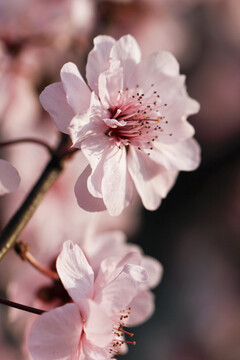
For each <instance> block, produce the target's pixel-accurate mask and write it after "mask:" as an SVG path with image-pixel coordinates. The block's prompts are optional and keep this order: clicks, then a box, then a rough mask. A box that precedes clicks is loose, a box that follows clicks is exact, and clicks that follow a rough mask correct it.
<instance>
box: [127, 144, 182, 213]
mask: <svg viewBox="0 0 240 360" xmlns="http://www.w3.org/2000/svg"><path fill="white" fill-rule="evenodd" d="M128 169H129V172H130V174H131V177H132V179H133V182H134V184H135V186H136V189H137V191H138V193H139V195H140V197H141V199H142V202H143V205H144V206H145V207H146V209H148V210H155V209H157V208H158V206H159V205H160V203H161V199H162V198H163V197H165V196H166V194H167V192H168V191H169V189H170V188H171V187H172V186H173V184H174V182H175V179H176V172H171V171H167V170H166V169H165V168H164V167H162V166H160V165H158V164H156V163H154V162H153V161H152V160H151V159H150V157H149V156H147V155H146V154H144V153H142V152H141V151H138V150H135V149H134V148H133V147H132V146H131V147H130V148H129V152H128Z"/></svg>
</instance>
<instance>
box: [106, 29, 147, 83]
mask: <svg viewBox="0 0 240 360" xmlns="http://www.w3.org/2000/svg"><path fill="white" fill-rule="evenodd" d="M110 58H111V61H119V62H120V66H121V67H122V68H123V71H124V79H126V80H127V79H128V77H129V76H130V75H131V74H132V72H133V69H134V67H135V66H136V64H138V63H139V62H140V60H141V50H140V48H139V46H138V43H137V41H136V40H135V39H134V37H133V36H131V35H125V36H122V37H121V38H120V39H119V40H118V41H117V42H116V43H115V44H114V45H113V47H112V49H111V53H110Z"/></svg>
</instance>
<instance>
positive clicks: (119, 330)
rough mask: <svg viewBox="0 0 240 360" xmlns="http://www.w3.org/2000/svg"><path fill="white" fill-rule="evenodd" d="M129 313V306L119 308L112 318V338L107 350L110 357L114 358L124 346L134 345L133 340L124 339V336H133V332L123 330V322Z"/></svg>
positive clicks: (124, 322) (122, 350)
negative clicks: (123, 308)
mask: <svg viewBox="0 0 240 360" xmlns="http://www.w3.org/2000/svg"><path fill="white" fill-rule="evenodd" d="M130 314H131V308H128V309H127V310H121V311H120V313H119V314H118V316H116V317H114V319H113V340H112V344H111V345H110V347H109V349H108V351H109V354H110V356H111V359H115V356H118V355H120V354H121V353H123V352H125V351H124V346H126V345H127V344H128V345H136V342H135V341H128V340H125V336H130V337H133V336H134V334H133V333H130V332H128V331H126V330H124V327H126V326H125V324H126V321H127V319H128V318H129V315H130Z"/></svg>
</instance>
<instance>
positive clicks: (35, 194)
mask: <svg viewBox="0 0 240 360" xmlns="http://www.w3.org/2000/svg"><path fill="white" fill-rule="evenodd" d="M69 141H70V140H69V137H68V136H67V135H63V136H62V138H61V141H60V143H59V145H58V146H57V148H56V150H55V151H54V152H53V153H52V156H51V159H50V161H49V162H48V164H47V165H46V167H45V169H44V170H43V173H42V175H41V176H40V178H39V179H38V181H37V182H36V184H35V185H34V186H33V188H32V190H31V191H30V193H29V194H28V195H27V197H26V199H25V201H24V202H23V204H22V205H21V206H20V208H19V209H18V210H17V212H16V213H15V214H14V215H13V217H12V219H11V220H10V221H9V223H8V224H7V225H6V227H5V228H4V229H3V231H2V233H1V235H0V260H1V259H2V258H3V257H4V256H5V255H6V254H7V252H8V251H9V250H10V249H11V248H12V247H13V246H14V244H15V242H16V240H17V238H18V236H19V235H20V234H21V232H22V230H23V229H24V227H25V226H26V225H27V223H28V221H29V220H30V219H31V217H32V215H33V214H34V212H35V210H36V208H37V207H38V205H39V204H40V202H41V200H42V198H43V197H44V195H45V193H46V192H47V191H48V190H49V189H50V187H51V186H52V185H53V184H54V182H55V181H56V180H57V178H58V177H59V175H60V174H61V172H62V170H63V165H64V160H65V159H67V158H70V157H71V154H72V151H71V149H69V145H70V144H69ZM68 149H69V151H68Z"/></svg>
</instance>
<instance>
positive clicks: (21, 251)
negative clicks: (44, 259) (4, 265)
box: [14, 241, 59, 280]
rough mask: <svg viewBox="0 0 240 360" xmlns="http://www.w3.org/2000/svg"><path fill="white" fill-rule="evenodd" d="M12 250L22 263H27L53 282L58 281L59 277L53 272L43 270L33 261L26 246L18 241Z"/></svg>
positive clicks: (42, 267)
mask: <svg viewBox="0 0 240 360" xmlns="http://www.w3.org/2000/svg"><path fill="white" fill-rule="evenodd" d="M14 249H15V251H16V253H17V254H18V255H19V256H20V257H21V259H22V260H23V261H27V262H28V263H29V264H31V265H32V266H33V267H34V268H35V269H36V270H38V271H39V272H40V273H42V274H44V275H45V276H47V277H50V278H51V279H53V280H59V276H58V274H57V273H56V272H55V271H52V270H50V269H47V268H45V267H44V266H43V265H41V264H40V263H39V262H38V261H37V260H36V259H35V257H34V256H33V255H32V254H31V253H30V252H29V250H28V249H29V246H28V244H25V243H23V242H22V241H19V242H17V243H16V244H15V246H14Z"/></svg>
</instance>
